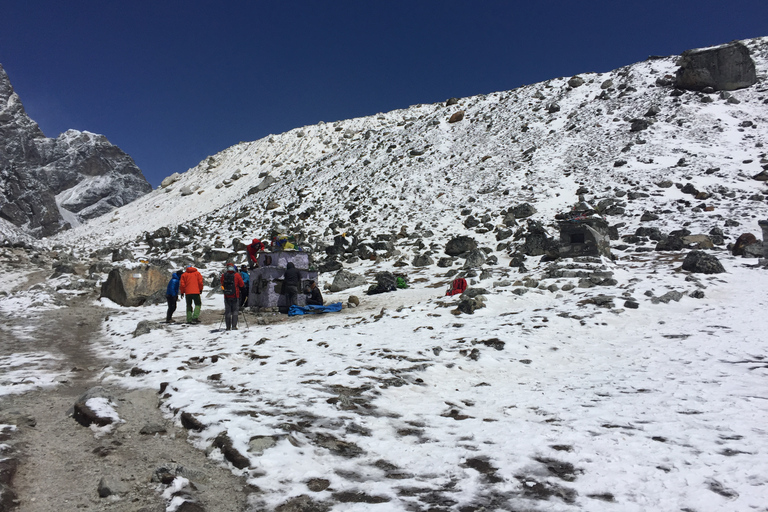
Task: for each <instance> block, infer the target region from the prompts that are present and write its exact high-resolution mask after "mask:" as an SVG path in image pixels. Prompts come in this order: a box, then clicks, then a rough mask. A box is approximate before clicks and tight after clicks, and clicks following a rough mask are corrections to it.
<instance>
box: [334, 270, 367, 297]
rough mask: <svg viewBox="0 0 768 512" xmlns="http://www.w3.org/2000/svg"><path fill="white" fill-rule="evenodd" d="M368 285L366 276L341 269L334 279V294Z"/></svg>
mask: <svg viewBox="0 0 768 512" xmlns="http://www.w3.org/2000/svg"><path fill="white" fill-rule="evenodd" d="M365 283H366V279H365V277H364V276H361V275H359V274H355V273H354V272H350V271H349V270H344V269H341V270H339V271H338V272H337V273H336V275H335V276H334V277H333V282H332V283H331V291H332V292H334V293H335V292H340V291H342V290H347V289H349V288H355V287H356V286H363V285H364V284H365Z"/></svg>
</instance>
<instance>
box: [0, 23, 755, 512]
mask: <svg viewBox="0 0 768 512" xmlns="http://www.w3.org/2000/svg"><path fill="white" fill-rule="evenodd" d="M745 44H747V46H748V47H749V48H750V51H751V53H752V58H753V59H754V61H755V64H756V66H757V75H758V81H757V83H756V84H755V85H752V86H751V87H748V88H745V89H740V90H737V91H733V92H730V93H712V92H709V93H708V92H687V91H682V90H676V89H675V88H674V87H673V86H671V85H670V84H671V83H672V81H673V76H674V74H675V71H676V69H677V67H676V65H675V62H676V59H675V58H674V57H669V58H655V59H652V60H648V61H645V62H641V63H637V64H634V65H631V66H627V67H625V68H622V69H619V70H615V71H612V72H610V73H604V74H581V75H579V77H567V78H557V79H553V80H550V81H548V82H545V83H541V84H534V85H530V86H526V87H521V88H519V89H516V90H513V91H506V92H498V93H493V94H489V95H484V96H475V97H470V98H463V99H459V100H458V101H457V102H455V103H454V102H453V101H449V102H447V103H446V104H431V105H417V106H413V107H410V108H407V109H403V110H398V111H394V112H388V113H383V114H379V115H376V116H371V117H365V118H360V119H352V120H345V121H339V122H336V123H328V124H318V125H315V126H309V127H304V128H297V129H295V130H292V131H290V132H287V133H284V134H280V135H273V136H270V137H267V138H264V139H262V140H258V141H255V142H249V143H242V144H239V145H237V146H234V147H231V148H229V149H227V150H225V151H222V152H221V153H219V154H217V155H214V156H211V157H209V158H208V159H206V160H205V161H203V162H201V163H200V164H199V165H198V166H197V167H195V168H194V169H190V170H189V171H187V172H186V173H183V174H180V175H175V176H172V177H169V178H168V179H167V180H166V181H165V182H164V186H163V187H162V188H160V189H158V190H155V191H153V192H152V193H150V194H148V195H147V196H145V197H142V198H140V199H139V200H137V201H135V202H134V203H132V204H130V205H128V206H126V207H123V208H120V209H118V210H116V212H115V213H114V214H113V215H109V216H108V217H106V218H98V219H94V220H92V221H89V222H88V223H86V224H84V225H81V226H79V227H77V228H75V229H73V230H71V231H69V232H66V233H61V234H59V235H57V237H56V238H55V239H54V240H51V241H50V242H51V244H50V245H51V246H54V247H58V248H61V250H60V251H59V252H60V253H61V254H64V253H66V255H67V257H70V255H69V254H68V252H69V251H70V249H71V251H72V252H73V253H74V255H73V256H71V258H72V259H73V260H86V259H88V258H89V257H90V260H89V261H88V262H89V263H91V265H90V266H89V278H90V279H91V280H92V281H93V283H94V284H95V282H96V280H97V279H98V278H103V277H104V275H105V268H106V270H108V269H109V267H110V266H111V265H112V262H111V257H110V256H111V251H110V248H121V249H122V248H130V249H132V250H133V253H134V258H133V259H134V261H133V262H130V263H127V265H138V264H139V263H138V262H137V261H135V260H139V259H144V258H145V257H147V258H156V260H155V262H156V263H157V264H162V263H163V260H166V263H167V262H172V264H181V263H187V262H189V263H192V262H194V263H195V264H197V265H199V266H200V267H201V268H203V269H204V273H205V274H206V276H207V277H214V276H215V275H216V274H217V272H218V271H220V270H221V268H222V264H221V262H219V261H216V260H217V258H214V257H213V255H214V251H212V249H218V250H219V253H224V256H225V257H226V258H229V257H234V258H237V259H240V260H242V259H243V258H244V254H243V250H242V246H240V245H238V244H237V243H236V240H235V239H246V240H248V239H250V238H251V237H252V236H258V237H264V236H266V235H268V234H269V233H270V232H271V231H273V230H274V231H278V232H285V233H294V234H297V235H302V238H303V239H304V241H305V242H306V247H307V248H309V249H312V250H314V251H315V261H316V263H318V264H319V265H318V266H319V267H320V268H321V269H322V268H323V266H327V267H328V268H332V266H331V265H330V262H334V263H336V264H337V266H336V267H334V268H338V265H343V266H344V268H346V269H349V270H351V271H353V272H356V273H359V274H363V275H365V276H366V277H368V278H370V277H372V275H373V274H375V273H376V272H378V271H382V270H389V271H394V270H400V271H402V272H403V273H404V274H407V276H408V278H409V281H410V288H408V289H407V290H397V291H396V292H393V293H384V294H380V295H371V296H368V295H365V291H366V288H367V285H363V286H357V287H354V288H351V289H347V290H344V291H342V292H339V293H326V294H325V298H326V303H328V302H335V301H342V302H346V301H347V299H348V297H349V295H356V296H359V298H360V305H359V307H357V308H351V307H350V308H345V309H344V310H343V311H341V312H340V313H335V314H328V315H324V316H311V317H303V318H300V319H295V318H293V319H288V318H285V317H281V316H279V315H269V314H265V315H261V316H256V315H253V314H251V313H249V315H248V316H247V317H246V319H245V320H241V323H240V331H234V332H222V331H221V330H220V329H218V328H217V325H219V324H220V323H221V318H222V317H221V307H222V300H221V297H220V296H216V295H210V296H208V297H204V299H203V317H202V318H203V324H202V325H178V324H176V325H173V324H171V325H163V326H161V325H159V324H158V323H154V324H153V323H152V322H153V321H155V322H156V321H160V320H161V319H163V318H164V317H165V307H164V306H162V305H161V306H147V307H141V308H121V307H119V306H116V305H115V304H112V303H109V302H108V301H106V300H102V305H103V307H105V308H109V315H107V316H108V319H107V320H106V321H105V324H104V328H103V331H102V334H103V339H101V340H99V343H98V346H97V351H98V352H99V355H100V356H101V357H102V358H103V359H104V360H107V361H109V360H113V361H116V363H115V364H114V365H111V366H106V367H105V368H104V369H103V373H102V377H103V383H104V384H105V385H120V386H128V387H134V386H136V387H144V386H152V387H158V388H159V389H161V390H162V392H161V402H162V403H161V407H162V409H163V411H164V412H165V413H166V415H167V416H168V417H169V418H172V419H173V422H174V425H175V427H176V428H182V425H184V427H186V428H190V429H191V430H190V432H189V439H190V440H191V442H193V443H194V444H195V445H196V446H198V447H200V448H201V449H205V450H206V451H207V452H208V453H209V454H210V457H211V458H213V459H216V460H218V461H219V462H221V463H222V464H226V465H228V467H230V468H231V469H232V470H233V471H234V472H236V473H238V474H242V475H244V476H245V477H247V479H248V482H249V483H250V484H251V485H252V487H251V488H250V490H248V492H251V496H250V501H251V505H252V508H251V510H254V511H255V510H270V511H280V512H284V511H287V510H318V511H333V512H342V511H353V510H354V511H362V510H366V511H367V510H373V509H375V510H387V511H402V512H410V511H414V510H436V511H451V512H464V511H472V510H504V511H512V510H531V511H544V510H548V511H563V512H565V511H568V512H577V511H582V510H590V511H592V510H595V511H606V512H607V511H615V510H621V511H637V512H640V511H646V510H659V511H679V510H697V511H699V512H704V511H713V512H714V511H720V510H729V511H730V510H733V511H745V512H746V511H752V510H763V509H764V508H765V499H764V497H765V496H766V489H768V479H766V476H765V475H766V474H768V456H766V453H765V449H764V448H763V447H764V446H766V443H767V441H768V433H767V431H766V429H765V418H766V415H768V408H767V406H766V404H767V403H768V402H766V399H765V398H766V397H765V396H764V395H765V393H762V392H761V390H762V389H763V387H764V382H765V377H766V375H767V373H766V372H767V371H768V366H766V357H768V356H767V355H766V354H767V353H768V345H767V344H766V342H765V341H764V336H763V334H762V333H764V332H765V325H764V323H763V320H762V318H763V316H764V311H765V306H766V301H765V299H764V295H765V294H764V290H765V288H766V287H768V273H767V272H766V269H765V267H764V266H761V265H759V264H758V259H757V258H751V259H745V258H741V257H736V256H733V255H732V254H731V253H730V252H728V251H726V250H725V249H726V246H727V245H726V244H727V243H729V242H733V241H734V240H735V238H736V237H737V236H738V235H740V234H742V233H744V232H752V233H755V234H757V235H758V238H760V235H761V229H760V227H759V226H758V221H759V220H763V219H768V204H766V188H765V182H764V181H762V180H759V179H755V177H756V176H758V175H760V174H762V173H763V170H764V169H765V167H766V166H768V157H767V155H766V149H765V144H766V143H767V142H768V129H767V128H766V127H767V126H768V81H767V80H766V79H767V78H768V38H761V39H755V40H750V41H746V42H745ZM449 103H450V104H449ZM459 111H463V112H464V117H463V119H461V120H455V118H454V121H455V122H450V119H451V117H452V116H454V115H456V114H457V113H458V112H459ZM761 177H765V175H764V174H763V176H761ZM580 196H583V198H584V200H586V201H588V202H589V203H590V204H591V205H593V206H594V207H595V208H596V209H598V210H599V211H600V212H601V213H602V214H603V215H605V217H606V219H607V220H608V222H609V223H610V224H611V225H612V227H613V229H614V230H615V234H616V235H618V236H619V237H621V238H620V239H617V240H614V241H613V242H612V251H613V254H614V257H615V259H613V260H611V259H608V258H584V259H577V260H571V259H563V260H559V261H555V262H545V261H543V259H544V258H540V257H539V256H536V255H533V254H528V253H525V252H523V255H522V256H521V251H524V249H523V248H522V245H523V242H524V240H525V239H526V233H527V231H528V230H530V229H531V226H530V225H528V224H527V222H526V217H525V215H520V216H519V217H517V216H513V217H512V218H511V217H510V211H511V210H515V211H517V209H515V207H518V206H522V205H523V204H524V203H528V204H529V205H531V206H532V207H533V208H535V213H533V215H532V217H529V219H534V220H537V221H540V222H541V223H542V224H544V225H545V226H546V227H547V228H548V229H549V232H550V235H554V234H555V231H554V229H553V227H552V224H553V221H554V216H555V214H556V213H558V212H562V211H565V210H568V209H569V208H570V207H571V205H573V204H574V203H576V202H577V201H579V200H580ZM529 211H530V209H529ZM526 215H527V214H526ZM514 217H517V218H514ZM161 228H168V229H161ZM638 228H642V230H641V231H638ZM675 231H677V232H678V234H677V235H674V236H672V232H675ZM681 232H687V233H692V234H706V235H708V236H707V237H700V238H697V239H689V240H688V241H686V242H685V243H684V245H681V246H682V247H684V248H683V249H679V248H678V249H675V250H669V248H666V249H665V248H664V247H662V246H661V245H659V246H657V245H656V244H657V242H659V241H661V242H664V241H665V240H671V239H679V238H680V237H681V236H682V235H681ZM340 233H346V234H347V239H348V240H354V242H351V244H350V246H348V247H347V249H348V250H347V252H346V253H345V254H341V255H339V254H333V253H334V252H335V251H327V252H328V253H329V254H328V255H326V254H325V253H326V251H323V250H322V249H324V248H326V247H325V245H326V244H330V243H332V242H333V237H334V235H336V234H340ZM379 235H383V236H379ZM454 235H468V236H470V237H472V238H474V239H475V240H476V241H477V242H478V244H479V246H480V247H481V248H482V249H484V251H482V252H483V253H484V254H485V255H486V256H488V259H486V260H485V261H484V262H483V261H480V262H477V261H475V262H471V261H470V258H469V257H467V256H466V255H464V256H459V257H453V258H445V252H444V251H445V246H446V242H448V240H449V239H451V238H452V237H453V236H454ZM668 235H669V238H667V236H668ZM337 240H339V239H337ZM365 241H368V242H370V243H367V244H366V243H364V242H365ZM358 242H359V243H358ZM356 244H357V245H356ZM681 244H683V242H682V241H681ZM696 244H699V245H700V247H702V248H706V249H707V250H706V254H708V255H710V256H714V257H716V258H717V259H718V260H719V261H720V262H722V265H723V267H724V272H723V273H718V274H714V275H705V274H701V273H694V272H689V271H684V270H682V269H681V262H682V261H683V259H684V258H685V257H686V254H687V253H688V252H689V251H690V249H693V248H694V246H695V245H696ZM756 245H757V244H756ZM380 246H381V247H380ZM353 247H354V250H353ZM757 247H760V246H759V245H757ZM118 256H119V255H118ZM425 256H433V257H434V259H433V260H430V259H429V258H425ZM417 257H419V258H417ZM494 257H495V258H496V260H495V261H493V259H492V258H494ZM105 258H107V259H110V261H109V262H105V261H98V260H99V259H101V260H103V259H105ZM438 258H441V259H444V260H447V261H445V262H441V261H438V262H437V263H435V261H434V260H437V259H438ZM520 258H522V260H521V259H520ZM417 259H418V260H419V264H418V265H416V264H415V263H416V261H417ZM521 261H522V263H523V264H522V265H521ZM443 263H444V264H443ZM509 263H513V264H514V266H510V265H509ZM90 269H92V270H90ZM455 276H465V277H466V278H467V280H468V281H469V284H470V286H471V287H472V288H473V289H474V290H471V292H474V293H479V294H481V295H482V296H484V297H485V301H484V302H482V303H484V304H485V307H479V308H478V309H477V310H476V311H475V312H474V313H473V314H467V313H466V311H464V312H462V311H461V310H460V309H459V308H457V306H458V305H459V304H461V303H462V302H463V301H464V300H466V297H465V298H464V299H460V298H459V297H458V296H456V297H446V296H445V291H446V288H447V287H448V286H449V284H450V282H451V280H452V279H453V278H454V277H455ZM332 279H333V275H332V273H330V272H324V273H321V275H320V282H321V285H322V284H328V283H329V282H330V281H331V280H332ZM75 281H76V278H71V279H70V278H69V277H67V275H62V276H59V277H57V278H56V279H54V280H52V285H51V286H50V287H49V288H53V287H55V288H56V290H67V289H72V288H73V285H72V283H73V282H75ZM80 281H85V279H80ZM369 283H370V280H369ZM68 287H69V288H68ZM74 288H75V289H76V290H81V289H80V288H77V287H76V286H74ZM46 290H47V289H46V288H45V287H44V286H42V285H41V286H40V287H39V288H38V289H36V290H34V292H33V293H32V292H21V291H13V290H9V292H8V293H9V295H8V296H7V297H6V298H0V313H3V312H7V313H6V314H10V312H11V311H14V312H16V311H21V312H22V315H27V316H26V318H30V321H31V319H32V318H34V315H39V314H40V313H42V312H44V309H45V308H48V307H53V306H50V305H49V304H48V303H46V302H45V301H44V300H42V299H41V297H43V298H44V297H45V296H46V294H47V295H49V296H52V297H54V298H56V294H55V293H54V292H53V291H48V292H46ZM466 295H467V296H468V295H470V293H467V294H466ZM33 300H34V301H36V302H33ZM475 300H477V299H475ZM55 304H58V303H55ZM476 305H482V304H477V303H476ZM101 313H103V311H100V312H99V314H101ZM179 313H180V312H177V313H176V315H177V316H176V318H179ZM248 319H249V320H250V322H251V324H250V325H247V324H246V320H248ZM144 320H149V321H150V323H149V324H148V328H150V329H151V331H150V332H149V333H145V334H140V332H137V330H136V327H137V323H138V322H140V321H144ZM244 324H245V326H244ZM145 325H147V324H145ZM144 331H146V329H145V330H144ZM133 333H135V334H134V335H133V336H132V334H133ZM33 355H34V354H33ZM19 359H20V356H19V357H17V354H11V355H9V362H8V363H7V365H8V366H10V367H11V368H17V367H23V368H24V369H26V370H27V372H28V373H35V372H37V374H38V375H44V376H45V375H47V372H50V370H49V368H50V366H51V365H50V364H48V363H49V359H50V356H48V355H47V354H43V355H41V356H39V357H37V358H34V357H29V358H28V359H24V360H21V361H19ZM29 361H32V363H30V362H29ZM126 362H127V363H128V365H129V366H131V367H133V369H132V370H127V369H126V367H125V364H126ZM14 364H15V365H16V366H13V365H14ZM15 371H20V370H15ZM63 371H65V370H63ZM66 371H68V368H67V369H66ZM52 380H53V379H50V378H42V377H41V378H39V379H38V381H39V382H50V381H52ZM6 392H10V391H6ZM182 415H183V416H182ZM192 420H195V421H197V422H198V423H197V424H195V423H194V422H192ZM176 482H177V483H178V485H179V486H181V485H183V483H184V482H183V481H182V479H177V480H176ZM170 494H171V491H168V496H169V506H170V507H171V509H173V507H175V506H177V505H178V504H179V501H180V500H182V499H183V497H182V496H180V495H179V496H176V497H175V498H173V500H176V501H172V500H171V499H170ZM182 494H183V493H182Z"/></svg>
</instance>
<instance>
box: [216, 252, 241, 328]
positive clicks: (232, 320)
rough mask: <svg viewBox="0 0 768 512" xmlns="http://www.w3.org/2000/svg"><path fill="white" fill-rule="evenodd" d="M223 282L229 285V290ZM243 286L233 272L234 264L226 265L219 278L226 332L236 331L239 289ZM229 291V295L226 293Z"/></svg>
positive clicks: (238, 275) (237, 273) (238, 276)
mask: <svg viewBox="0 0 768 512" xmlns="http://www.w3.org/2000/svg"><path fill="white" fill-rule="evenodd" d="M225 281H227V282H229V283H231V290H228V285H227V283H225ZM243 286H244V283H243V278H242V277H241V276H240V273H239V272H236V271H235V265H234V264H228V265H227V271H226V272H225V273H224V274H222V276H221V288H222V289H223V290H224V322H225V323H226V326H227V330H228V331H230V330H231V331H236V330H237V312H238V311H239V309H240V308H239V302H240V289H241V288H242V287H243ZM228 291H230V293H227V292H228Z"/></svg>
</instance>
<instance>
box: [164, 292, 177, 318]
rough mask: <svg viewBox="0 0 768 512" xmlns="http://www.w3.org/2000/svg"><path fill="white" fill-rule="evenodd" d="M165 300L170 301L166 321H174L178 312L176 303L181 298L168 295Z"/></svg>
mask: <svg viewBox="0 0 768 512" xmlns="http://www.w3.org/2000/svg"><path fill="white" fill-rule="evenodd" d="M165 298H166V299H168V313H166V315H165V321H166V322H170V321H171V320H172V319H173V313H174V311H176V302H177V301H178V300H179V298H178V297H177V296H175V295H166V296H165Z"/></svg>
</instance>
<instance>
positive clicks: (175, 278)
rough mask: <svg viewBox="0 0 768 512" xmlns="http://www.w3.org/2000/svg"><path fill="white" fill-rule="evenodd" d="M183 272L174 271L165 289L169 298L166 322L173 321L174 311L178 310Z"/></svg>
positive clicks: (167, 298)
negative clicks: (180, 280)
mask: <svg viewBox="0 0 768 512" xmlns="http://www.w3.org/2000/svg"><path fill="white" fill-rule="evenodd" d="M180 274H181V272H174V273H173V275H172V276H171V280H170V281H168V287H167V288H166V289H165V298H166V300H168V313H166V315H165V323H167V324H171V323H173V318H172V317H173V312H174V311H176V303H177V302H178V301H179V276H180Z"/></svg>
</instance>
